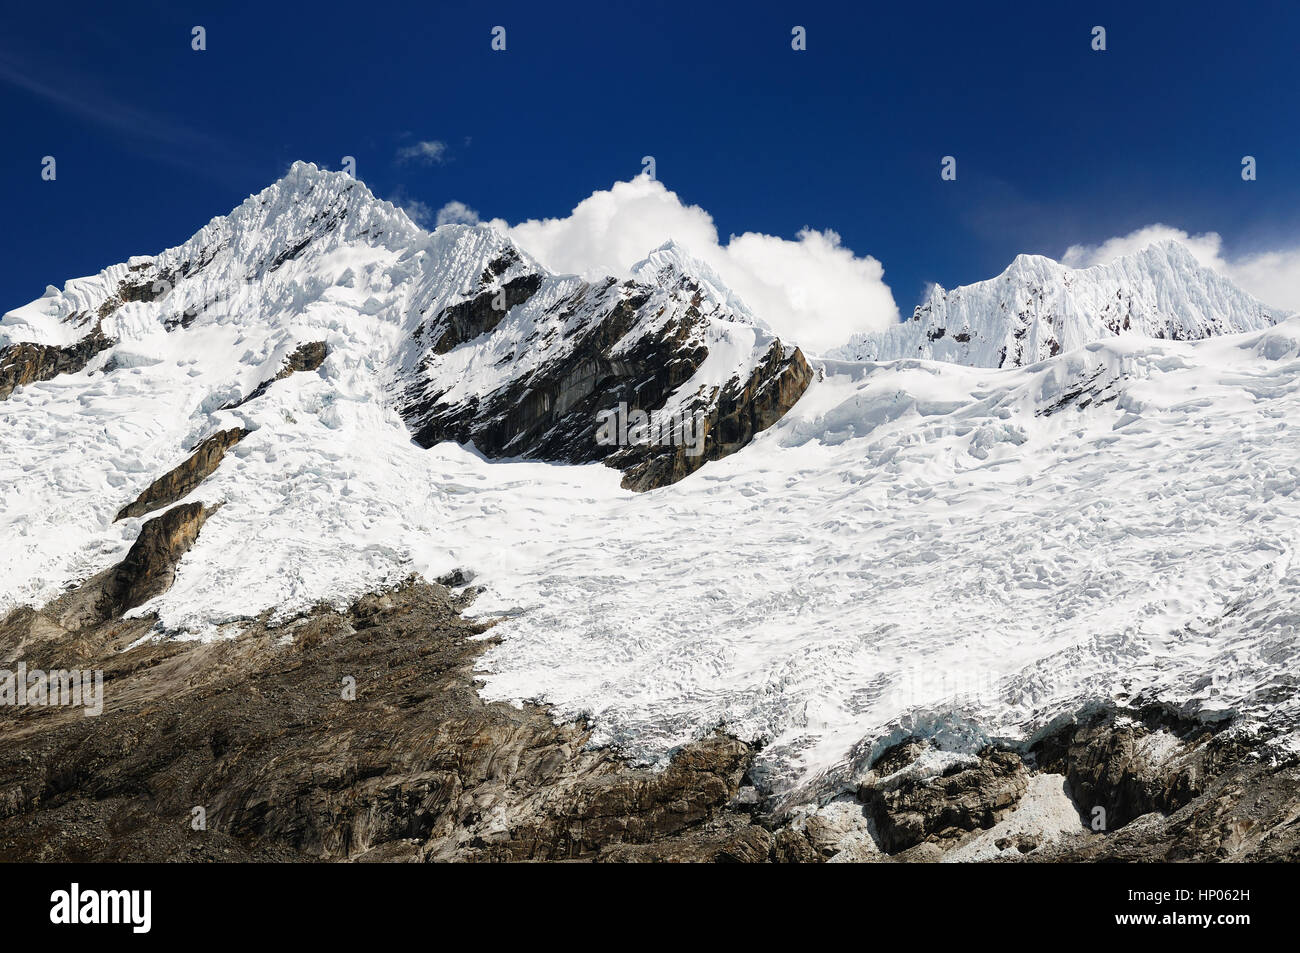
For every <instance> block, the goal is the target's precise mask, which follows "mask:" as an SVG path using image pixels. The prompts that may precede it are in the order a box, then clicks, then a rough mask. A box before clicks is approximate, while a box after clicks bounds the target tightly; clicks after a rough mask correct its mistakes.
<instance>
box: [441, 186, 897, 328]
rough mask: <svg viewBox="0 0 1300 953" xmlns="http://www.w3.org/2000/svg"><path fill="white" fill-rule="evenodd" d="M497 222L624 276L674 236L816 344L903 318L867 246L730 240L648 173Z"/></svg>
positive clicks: (764, 314)
mask: <svg viewBox="0 0 1300 953" xmlns="http://www.w3.org/2000/svg"><path fill="white" fill-rule="evenodd" d="M459 204H460V203H449V205H448V206H447V207H448V208H449V207H450V206H451V205H459ZM462 208H463V206H462ZM444 210H445V209H444ZM440 214H441V213H440ZM489 224H491V225H492V226H493V227H494V228H497V229H498V230H500V231H502V232H505V233H506V234H508V235H509V236H510V237H511V238H513V239H514V240H515V241H516V242H517V243H518V244H519V245H520V247H522V248H524V249H525V250H526V251H528V252H529V253H530V254H531V255H533V256H534V257H535V258H537V259H538V260H539V261H540V262H541V263H542V264H544V265H545V266H546V267H548V268H550V269H551V270H552V271H557V272H562V273H575V274H612V275H619V276H624V275H626V274H627V273H628V271H629V269H630V268H631V266H632V265H634V264H635V263H636V262H638V261H640V260H641V259H642V258H644V257H645V256H646V255H647V254H648V253H649V252H650V251H651V250H652V249H654V248H656V247H658V246H659V245H662V244H663V243H664V242H665V241H667V240H668V239H670V238H671V239H673V240H675V241H676V242H678V243H679V244H681V245H683V246H684V247H685V248H686V249H687V250H688V251H690V252H691V254H693V255H695V256H696V257H697V258H699V259H701V260H702V261H704V262H705V263H706V264H708V265H709V266H711V267H712V268H713V270H714V271H716V272H717V273H718V275H719V276H720V277H721V278H722V279H723V281H725V282H726V283H727V284H728V285H729V286H730V287H731V289H732V290H733V291H734V292H736V294H737V295H739V296H740V298H742V299H743V300H744V301H745V303H746V304H747V305H749V307H750V308H751V309H752V310H753V311H754V313H755V314H757V315H758V316H759V317H760V318H761V319H763V320H764V321H766V322H767V323H768V324H769V325H770V326H771V327H772V328H773V329H774V330H775V331H776V333H777V334H778V335H779V336H780V337H781V338H782V339H783V340H786V341H790V342H793V343H796V344H799V345H801V346H802V347H804V348H805V349H806V350H807V351H809V352H811V353H820V352H822V351H825V350H828V349H829V348H832V347H835V346H837V345H840V344H843V343H844V342H845V341H847V340H848V338H849V337H850V336H851V335H853V334H856V333H859V332H874V331H882V330H884V329H886V328H888V327H889V326H891V325H892V324H894V323H896V322H897V321H898V319H899V317H898V307H897V305H896V304H895V303H894V296H893V294H892V293H891V292H890V290H889V287H888V286H887V285H886V284H885V282H884V268H883V267H882V266H881V264H880V262H879V261H877V260H876V259H874V258H872V257H870V256H863V257H859V256H857V255H856V254H854V252H853V251H852V250H851V249H849V248H846V247H844V245H843V244H841V241H840V236H839V235H837V234H836V233H835V232H833V231H830V230H824V231H817V230H815V229H812V228H804V229H803V230H801V231H800V232H799V234H798V235H797V236H796V237H795V239H794V240H790V239H786V238H780V237H777V236H775V235H764V234H761V233H758V232H746V233H744V234H743V235H732V236H730V238H729V239H728V240H727V242H726V243H725V244H723V243H722V242H720V241H719V238H718V229H717V227H716V226H715V225H714V223H713V217H712V216H711V215H709V213H708V212H706V211H705V210H704V209H702V208H700V207H699V206H698V205H686V204H684V203H683V202H682V201H681V199H680V198H678V196H677V194H676V193H675V192H671V191H669V190H668V189H667V188H665V187H664V186H663V184H662V183H660V182H659V181H657V180H655V179H651V178H649V177H648V176H645V175H640V176H637V177H636V178H635V179H633V180H631V181H630V182H618V183H615V184H614V186H613V187H612V188H610V189H608V190H605V191H599V192H595V193H593V194H592V195H591V196H589V197H588V198H585V199H583V200H582V201H581V202H579V203H578V205H577V206H576V207H575V208H574V209H573V211H572V212H570V213H569V215H568V216H566V217H564V218H548V219H541V220H537V219H533V220H529V221H526V222H520V223H518V224H516V225H511V224H509V223H508V222H506V221H504V220H501V219H495V220H493V221H492V222H490V223H489Z"/></svg>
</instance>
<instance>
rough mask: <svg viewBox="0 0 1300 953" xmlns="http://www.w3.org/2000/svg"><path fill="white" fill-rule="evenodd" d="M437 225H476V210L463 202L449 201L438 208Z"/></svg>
mask: <svg viewBox="0 0 1300 953" xmlns="http://www.w3.org/2000/svg"><path fill="white" fill-rule="evenodd" d="M437 224H439V225H453V224H454V225H477V224H478V212H476V211H474V210H473V209H472V208H470V207H469V206H468V205H466V204H465V203H464V202H456V201H451V202H448V203H447V204H446V205H444V206H443V207H442V208H440V209H438V220H437Z"/></svg>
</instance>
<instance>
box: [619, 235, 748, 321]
mask: <svg viewBox="0 0 1300 953" xmlns="http://www.w3.org/2000/svg"><path fill="white" fill-rule="evenodd" d="M631 270H632V277H634V278H635V279H637V280H638V281H641V282H644V283H645V284H649V285H655V286H657V287H661V288H670V287H673V286H676V285H678V284H679V283H680V282H681V280H682V279H683V278H686V279H689V280H691V281H694V282H696V283H697V284H699V285H700V286H701V287H702V289H703V290H704V292H705V293H706V294H707V295H709V297H711V298H713V299H714V300H715V301H717V302H718V303H719V304H722V305H724V306H725V307H727V308H728V309H729V310H730V311H732V312H734V313H735V314H736V315H737V316H739V317H741V318H743V319H744V320H746V321H747V322H749V323H751V324H754V325H756V326H757V327H760V328H763V329H765V330H769V328H768V325H767V324H766V323H765V322H763V321H762V320H761V319H760V318H759V317H758V316H757V315H756V314H754V312H753V311H751V310H750V308H749V305H747V304H745V302H744V300H743V299H742V298H741V297H740V295H738V294H736V292H734V291H732V290H731V288H730V287H729V286H728V285H727V283H726V281H724V280H723V278H722V276H720V275H719V274H718V273H717V271H715V270H714V268H713V266H712V265H710V264H709V263H708V262H706V261H704V260H703V259H701V258H696V257H695V256H694V255H693V254H691V252H690V251H689V250H688V249H687V248H686V246H684V245H682V244H681V243H680V242H678V241H676V240H675V239H672V238H670V239H668V240H667V241H666V242H664V243H663V244H662V245H660V246H659V247H657V248H655V249H654V250H653V251H651V252H650V254H649V255H647V256H646V257H645V258H643V259H641V260H640V261H638V262H637V263H636V264H635V265H633V266H632V269H631Z"/></svg>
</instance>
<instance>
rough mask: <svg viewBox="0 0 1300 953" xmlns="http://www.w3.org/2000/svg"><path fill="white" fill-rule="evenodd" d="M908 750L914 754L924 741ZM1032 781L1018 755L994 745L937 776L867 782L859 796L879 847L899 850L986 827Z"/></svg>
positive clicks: (888, 756)
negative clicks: (974, 759)
mask: <svg viewBox="0 0 1300 953" xmlns="http://www.w3.org/2000/svg"><path fill="white" fill-rule="evenodd" d="M900 747H903V746H900ZM904 750H905V752H906V754H908V755H912V756H913V757H914V756H915V755H916V754H919V753H920V746H919V745H915V744H911V745H907V746H905V749H904ZM892 754H893V753H892V752H886V754H885V756H884V761H885V764H884V765H878V768H879V769H881V770H884V771H889V769H890V768H891V767H893V765H891V764H890V759H891V755H892ZM906 763H907V762H906V761H904V762H903V763H902V764H900V765H899V766H898V769H899V770H901V769H902V767H904V766H905V765H906ZM878 773H879V771H878ZM890 773H891V774H892V772H890ZM888 776H889V775H888V774H887V775H885V776H884V777H886V778H887V777H888ZM1028 782H1029V772H1028V771H1027V770H1026V769H1025V765H1024V763H1023V762H1022V761H1021V759H1020V757H1019V756H1018V755H1016V754H1015V753H1013V752H1010V751H999V750H997V749H992V748H990V749H986V750H984V751H982V752H980V755H979V758H978V760H977V762H976V763H975V764H973V765H968V764H964V763H963V764H958V765H956V766H954V767H953V768H950V769H949V770H947V771H944V772H943V773H942V774H940V775H939V776H937V777H917V778H908V779H905V780H902V781H901V783H899V784H898V785H897V786H890V785H885V784H882V783H879V782H866V783H864V784H863V785H862V786H861V787H860V788H859V789H858V799H859V800H861V801H862V802H863V803H864V804H865V805H866V807H867V812H868V813H869V814H870V815H871V817H872V819H873V820H874V821H875V826H876V831H877V836H878V839H879V843H880V847H881V849H882V850H884V851H885V852H886V853H889V854H895V853H898V852H900V851H903V850H906V849H908V848H909V847H914V846H916V845H917V844H920V843H922V842H923V841H939V842H942V841H944V840H949V841H952V840H955V839H956V838H959V837H961V835H963V834H967V833H969V832H971V831H976V830H987V829H988V828H990V827H992V826H993V825H994V824H996V823H997V822H998V821H999V820H1000V819H1001V818H1002V817H1003V816H1005V815H1006V814H1007V812H1009V811H1010V810H1011V809H1012V808H1014V807H1015V805H1016V803H1017V802H1018V801H1019V800H1020V798H1021V796H1022V795H1023V794H1024V793H1025V789H1026V787H1027V786H1028Z"/></svg>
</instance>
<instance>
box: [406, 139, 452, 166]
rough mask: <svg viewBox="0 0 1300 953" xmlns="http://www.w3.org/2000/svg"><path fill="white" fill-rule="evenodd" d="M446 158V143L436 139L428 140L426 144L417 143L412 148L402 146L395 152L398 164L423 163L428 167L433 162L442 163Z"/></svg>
mask: <svg viewBox="0 0 1300 953" xmlns="http://www.w3.org/2000/svg"><path fill="white" fill-rule="evenodd" d="M446 156H447V143H445V142H439V141H438V140H436V139H430V140H428V141H426V142H417V143H416V144H415V145H413V146H403V147H402V148H400V149H398V150H397V161H398V162H414V161H418V162H423V163H424V164H425V165H429V164H431V163H434V162H442V161H443V159H445V158H446Z"/></svg>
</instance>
